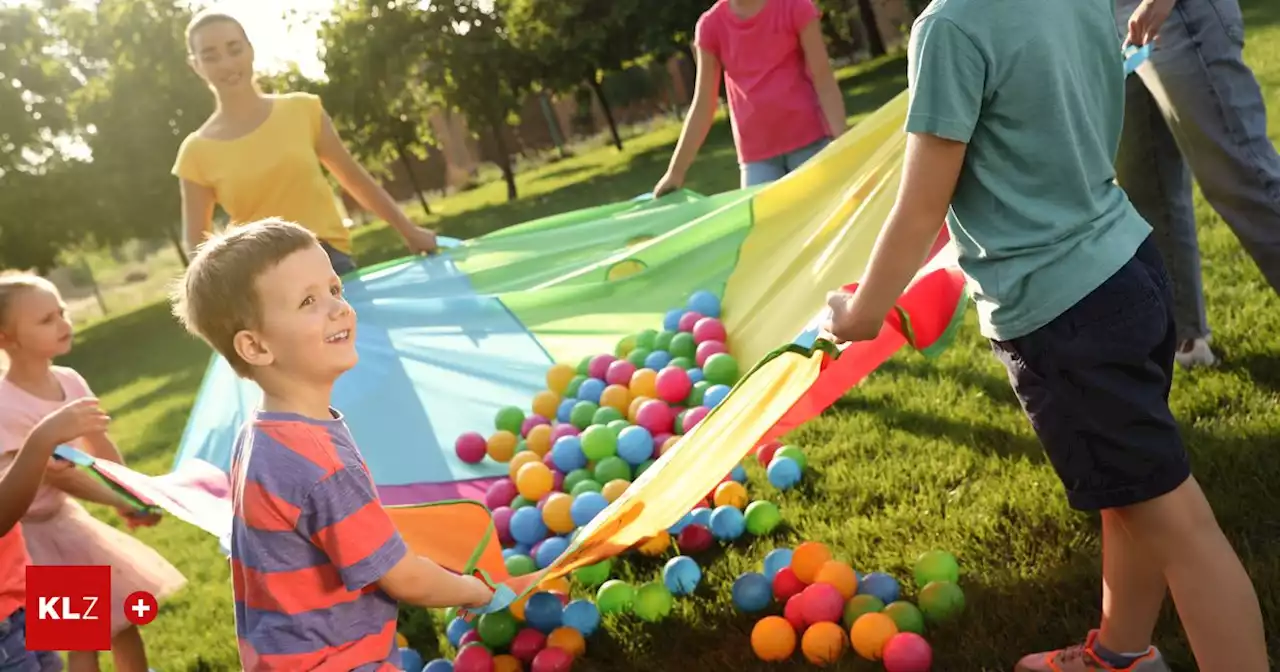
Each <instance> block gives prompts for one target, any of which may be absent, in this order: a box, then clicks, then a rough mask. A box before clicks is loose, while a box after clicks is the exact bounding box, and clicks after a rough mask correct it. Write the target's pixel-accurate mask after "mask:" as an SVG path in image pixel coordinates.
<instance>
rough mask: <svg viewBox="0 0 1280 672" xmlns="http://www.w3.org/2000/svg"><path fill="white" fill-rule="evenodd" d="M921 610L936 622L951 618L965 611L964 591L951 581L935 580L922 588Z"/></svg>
mask: <svg viewBox="0 0 1280 672" xmlns="http://www.w3.org/2000/svg"><path fill="white" fill-rule="evenodd" d="M917 601H918V602H919V603H920V611H923V612H924V616H925V618H927V619H929V620H930V621H933V622H935V623H941V622H943V621H948V620H951V619H952V618H954V617H956V616H958V615H959V614H960V612H962V611H964V591H962V590H960V586H958V585H956V584H954V583H952V582H950V581H933V582H931V583H929V584H928V585H926V586H925V587H924V588H922V589H921V590H920V598H919V600H917Z"/></svg>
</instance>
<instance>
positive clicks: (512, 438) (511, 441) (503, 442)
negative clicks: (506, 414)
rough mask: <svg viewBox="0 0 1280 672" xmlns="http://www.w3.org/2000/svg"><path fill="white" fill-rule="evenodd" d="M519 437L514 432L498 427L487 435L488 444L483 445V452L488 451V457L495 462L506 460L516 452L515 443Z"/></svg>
mask: <svg viewBox="0 0 1280 672" xmlns="http://www.w3.org/2000/svg"><path fill="white" fill-rule="evenodd" d="M517 443H519V439H517V438H516V435H515V434H512V433H511V432H508V431H507V430H505V429H500V430H498V431H496V432H494V433H493V435H492V436H490V437H489V442H488V445H486V446H485V452H487V453H489V457H491V458H493V460H494V461H495V462H506V461H507V460H510V459H511V456H512V455H515V454H516V444H517Z"/></svg>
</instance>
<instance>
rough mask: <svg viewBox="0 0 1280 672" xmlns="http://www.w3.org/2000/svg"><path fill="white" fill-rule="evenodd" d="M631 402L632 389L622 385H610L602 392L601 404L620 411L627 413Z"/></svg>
mask: <svg viewBox="0 0 1280 672" xmlns="http://www.w3.org/2000/svg"><path fill="white" fill-rule="evenodd" d="M630 403H631V391H630V390H628V389H627V388H625V387H623V386H622V385H610V386H609V387H606V388H604V392H601V393H600V405H601V406H602V407H603V406H609V407H611V408H614V409H616V410H617V411H618V412H619V413H626V412H627V408H628V404H630Z"/></svg>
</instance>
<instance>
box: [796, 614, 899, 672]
mask: <svg viewBox="0 0 1280 672" xmlns="http://www.w3.org/2000/svg"><path fill="white" fill-rule="evenodd" d="M885 618H888V617H887V616H886V617H885ZM848 645H849V638H848V637H846V636H845V634H844V628H841V627H840V626H838V625H836V624H835V623H830V622H826V621H824V622H822V623H814V624H813V625H811V626H809V628H808V629H807V630H805V631H804V636H803V637H801V638H800V650H801V651H802V652H804V657H805V659H806V660H808V661H809V662H810V663H813V664H814V665H817V666H819V667H826V666H828V665H830V664H832V663H834V662H836V661H837V660H840V656H843V655H844V648H845V647H846V646H848Z"/></svg>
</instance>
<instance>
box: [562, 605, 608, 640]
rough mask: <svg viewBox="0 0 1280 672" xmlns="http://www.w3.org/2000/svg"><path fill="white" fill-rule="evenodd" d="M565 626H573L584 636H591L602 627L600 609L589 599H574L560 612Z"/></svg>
mask: <svg viewBox="0 0 1280 672" xmlns="http://www.w3.org/2000/svg"><path fill="white" fill-rule="evenodd" d="M560 620H561V622H563V623H564V627H566V628H573V629H574V630H577V631H578V632H579V633H581V634H582V636H583V637H590V636H591V634H592V633H594V632H595V631H596V628H598V627H600V610H599V609H597V608H596V605H594V604H592V603H591V602H589V601H587V600H574V601H572V602H570V603H569V604H568V605H567V606H565V608H564V611H563V612H562V613H561V614H560Z"/></svg>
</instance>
